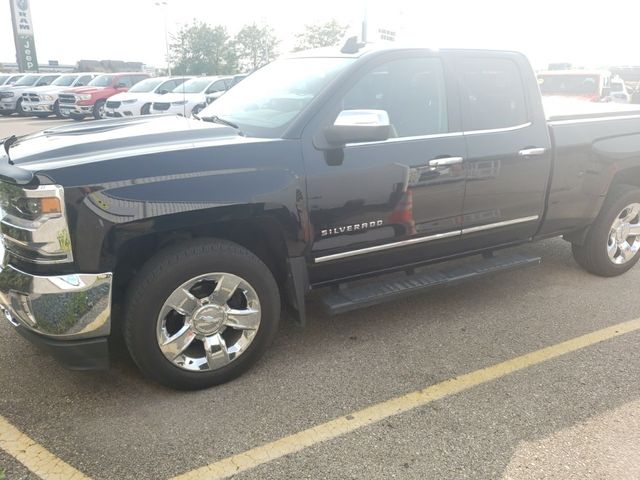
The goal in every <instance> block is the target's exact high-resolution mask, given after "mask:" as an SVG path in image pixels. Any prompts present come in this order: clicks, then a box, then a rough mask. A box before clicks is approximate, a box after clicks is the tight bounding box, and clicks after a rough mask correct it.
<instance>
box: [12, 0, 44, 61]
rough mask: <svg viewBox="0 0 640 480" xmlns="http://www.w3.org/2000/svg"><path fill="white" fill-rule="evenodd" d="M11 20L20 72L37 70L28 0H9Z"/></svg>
mask: <svg viewBox="0 0 640 480" xmlns="http://www.w3.org/2000/svg"><path fill="white" fill-rule="evenodd" d="M9 3H10V4H11V18H12V20H13V39H14V41H15V44H16V60H17V62H18V68H19V69H20V71H21V72H37V71H38V59H37V57H36V46H35V42H34V39H33V23H32V22H31V11H30V10H29V0H9Z"/></svg>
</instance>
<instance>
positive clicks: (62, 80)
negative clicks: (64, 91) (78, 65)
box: [51, 75, 78, 87]
mask: <svg viewBox="0 0 640 480" xmlns="http://www.w3.org/2000/svg"><path fill="white" fill-rule="evenodd" d="M76 78H78V75H62V76H61V77H58V78H56V79H55V80H54V81H53V82H51V85H56V86H58V87H68V86H70V85H71V84H72V83H73V82H75V81H76Z"/></svg>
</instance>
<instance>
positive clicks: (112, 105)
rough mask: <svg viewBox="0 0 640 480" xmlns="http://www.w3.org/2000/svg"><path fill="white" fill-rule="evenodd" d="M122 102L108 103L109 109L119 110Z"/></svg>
mask: <svg viewBox="0 0 640 480" xmlns="http://www.w3.org/2000/svg"><path fill="white" fill-rule="evenodd" d="M121 103H122V102H116V101H107V103H106V105H107V108H118V107H119V106H120V104H121Z"/></svg>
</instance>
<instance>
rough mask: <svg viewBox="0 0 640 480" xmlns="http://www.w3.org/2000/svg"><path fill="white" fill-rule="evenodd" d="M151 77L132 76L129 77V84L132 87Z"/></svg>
mask: <svg viewBox="0 0 640 480" xmlns="http://www.w3.org/2000/svg"><path fill="white" fill-rule="evenodd" d="M147 78H149V77H146V76H144V75H131V76H130V77H129V83H130V84H131V85H130V86H133V85H135V84H136V83H138V82H141V81H142V80H146V79H147Z"/></svg>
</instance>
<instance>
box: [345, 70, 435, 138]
mask: <svg viewBox="0 0 640 480" xmlns="http://www.w3.org/2000/svg"><path fill="white" fill-rule="evenodd" d="M342 109H343V110H359V109H373V110H386V112H387V113H388V114H389V119H390V120H391V125H392V126H393V129H394V134H395V136H397V137H411V136H418V135H432V134H438V133H445V132H447V130H448V120H447V101H446V94H445V81H444V73H443V69H442V63H441V61H440V59H438V58H407V59H402V60H394V61H391V62H388V63H385V64H384V65H381V66H379V67H376V68H375V69H374V70H372V71H370V72H369V73H367V74H365V75H364V76H363V77H362V78H361V79H360V80H359V81H358V83H357V84H356V85H354V86H353V88H351V90H350V91H349V92H348V93H347V95H345V97H344V99H343V105H342Z"/></svg>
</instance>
